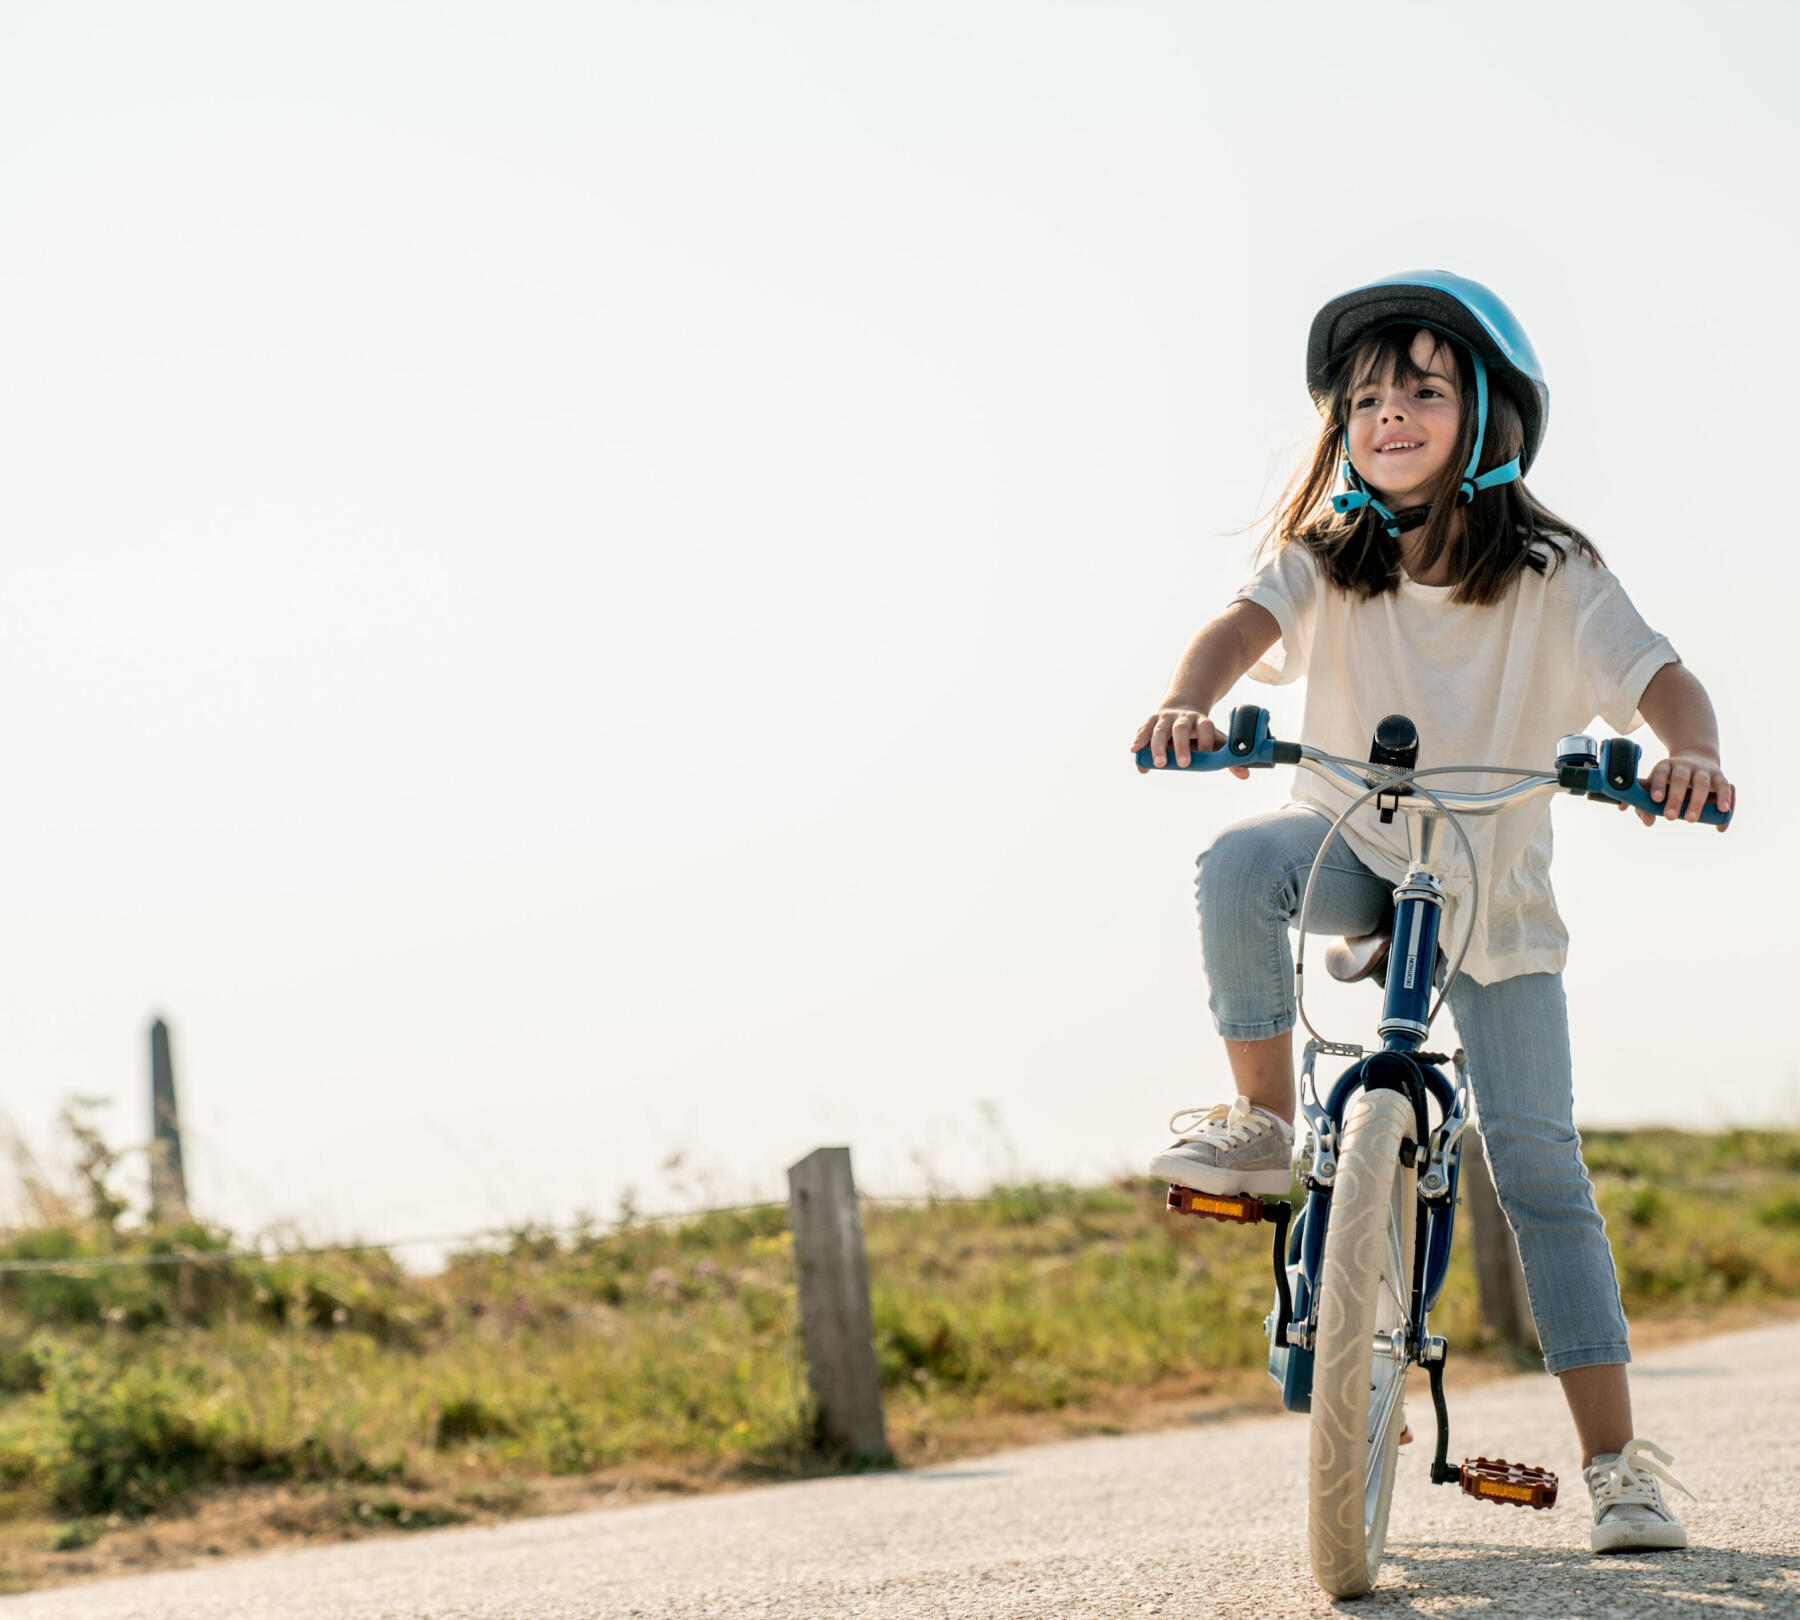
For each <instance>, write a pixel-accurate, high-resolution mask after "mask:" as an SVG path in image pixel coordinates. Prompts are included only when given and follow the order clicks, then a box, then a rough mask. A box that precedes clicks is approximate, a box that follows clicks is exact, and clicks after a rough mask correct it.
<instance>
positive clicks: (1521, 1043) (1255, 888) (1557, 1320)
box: [1195, 805, 1631, 1373]
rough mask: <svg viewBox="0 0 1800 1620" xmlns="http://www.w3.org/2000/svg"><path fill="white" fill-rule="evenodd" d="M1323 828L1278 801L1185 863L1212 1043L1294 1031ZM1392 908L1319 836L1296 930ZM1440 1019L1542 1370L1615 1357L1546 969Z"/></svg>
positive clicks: (1602, 1250) (1612, 1321)
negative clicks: (1297, 933)
mask: <svg viewBox="0 0 1800 1620" xmlns="http://www.w3.org/2000/svg"><path fill="white" fill-rule="evenodd" d="M1330 825H1331V823H1330V821H1329V820H1328V819H1327V817H1326V816H1324V815H1323V814H1322V813H1321V812H1319V811H1317V810H1313V809H1309V808H1307V807H1305V806H1302V805H1289V806H1288V807H1287V808H1286V809H1284V810H1276V811H1272V812H1270V813H1269V814H1267V815H1261V816H1254V817H1252V818H1251V819H1250V820H1248V821H1240V822H1239V823H1237V825H1236V826H1233V827H1227V828H1226V829H1225V831H1224V832H1222V833H1220V834H1219V836H1218V837H1217V838H1215V839H1214V840H1213V842H1212V845H1211V847H1210V848H1208V849H1207V850H1206V851H1205V852H1204V853H1203V854H1202V855H1201V857H1200V875H1199V878H1198V881H1197V882H1196V884H1195V889H1196V893H1197V895H1198V898H1199V902H1200V943H1201V949H1202V953H1203V955H1204V957H1205V963H1206V979H1207V984H1208V986H1209V988H1210V992H1211V996H1210V1005H1211V1007H1212V1015H1213V1022H1214V1023H1215V1024H1216V1025H1217V1026H1218V1030H1219V1033H1220V1034H1221V1035H1223V1036H1224V1037H1225V1038H1226V1039H1227V1040H1234V1041H1258V1040H1264V1039H1267V1038H1268V1037H1269V1036H1271V1035H1280V1034H1282V1033H1284V1032H1285V1031H1287V1030H1290V1029H1292V1028H1293V1027H1294V1021H1295V1020H1294V953H1293V947H1292V945H1291V944H1290V943H1289V939H1288V929H1289V926H1290V925H1291V924H1292V923H1294V922H1296V921H1297V920H1298V919H1299V915H1300V896H1301V893H1302V891H1303V890H1304V889H1305V887H1306V875H1307V872H1308V871H1309V870H1310V869H1311V867H1312V865H1313V863H1314V862H1315V861H1316V860H1318V859H1319V846H1320V845H1321V844H1322V843H1323V842H1324V840H1325V834H1326V832H1327V831H1328V829H1329V828H1330ZM1392 914H1393V885H1392V884H1391V883H1389V882H1387V881H1386V880H1385V879H1383V878H1381V877H1378V876H1377V875H1376V874H1375V873H1374V872H1372V871H1370V870H1369V868H1368V867H1366V866H1365V865H1363V863H1362V862H1361V861H1360V860H1358V859H1357V858H1356V856H1355V855H1353V854H1352V853H1351V852H1350V850H1349V849H1348V848H1347V847H1346V845H1345V844H1344V842H1343V840H1342V839H1333V840H1332V844H1331V848H1330V849H1329V850H1327V851H1326V853H1325V856H1324V860H1323V864H1322V868H1321V870H1320V873H1319V881H1318V883H1317V885H1316V886H1315V888H1314V891H1313V909H1312V912H1311V914H1310V915H1309V916H1308V918H1307V922H1308V927H1309V930H1310V931H1317V932H1320V933H1326V934H1367V933H1370V932H1372V931H1373V930H1374V929H1375V928H1377V927H1379V926H1380V925H1381V923H1382V922H1383V921H1384V920H1385V919H1386V918H1388V917H1390V916H1392ZM1450 1010H1451V1011H1452V1012H1453V1013H1454V1014H1455V1015H1456V1027H1457V1030H1458V1031H1459V1032H1460V1034H1461V1036H1462V1043H1463V1049H1464V1050H1465V1051H1466V1052H1467V1053H1468V1055H1469V1082H1470V1084H1471V1085H1472V1086H1473V1087H1474V1090H1475V1097H1476V1101H1477V1105H1478V1107H1479V1110H1480V1115H1481V1134H1482V1139H1483V1141H1484V1142H1485V1143H1486V1145H1487V1155H1488V1163H1489V1165H1490V1166H1491V1167H1492V1170H1493V1173H1494V1186H1495V1189H1496V1191H1498V1193H1499V1194H1500V1206H1501V1208H1502V1209H1504V1210H1505V1211H1506V1218H1507V1219H1508V1220H1509V1221H1510V1222H1511V1223H1512V1228H1513V1232H1514V1233H1515V1234H1516V1236H1517V1237H1518V1240H1519V1258H1520V1259H1521V1260H1522V1261H1523V1262H1524V1265H1525V1283H1526V1288H1527V1291H1528V1292H1529V1294H1530V1296H1531V1314H1532V1315H1533V1317H1535V1318H1536V1321H1537V1330H1538V1339H1539V1342H1540V1343H1541V1344H1542V1345H1543V1348H1544V1365H1545V1366H1546V1367H1548V1368H1549V1369H1550V1371H1551V1372H1553V1373H1561V1372H1567V1371H1568V1370H1569V1369H1570V1368H1571V1367H1588V1366H1595V1365H1598V1364H1600V1363H1604V1362H1621V1361H1629V1360H1630V1359H1631V1349H1630V1346H1629V1343H1628V1337H1627V1329H1626V1326H1625V1312H1624V1310H1623V1308H1622V1307H1621V1305H1620V1303H1619V1283H1618V1277H1617V1275H1616V1273H1615V1272H1614V1270H1613V1257H1612V1249H1611V1247H1610V1246H1609V1245H1608V1243H1607V1241H1606V1224H1605V1222H1604V1221H1602V1220H1601V1218H1600V1212H1599V1210H1597V1209H1596V1208H1595V1207H1594V1188H1593V1183H1591V1182H1590V1181H1589V1180H1588V1175H1587V1167H1586V1166H1585V1165H1584V1164H1583V1163H1582V1162H1581V1139H1580V1137H1579V1136H1577V1135H1576V1133H1575V1124H1574V1088H1573V1080H1572V1075H1571V1069H1570V1059H1569V1012H1568V1005H1567V1003H1566V1002H1565V1001H1564V999H1563V984H1562V975H1561V974H1560V973H1527V974H1524V975H1521V976H1520V977H1518V978H1515V979H1501V980H1498V981H1497V982H1495V983H1493V984H1477V983H1475V981H1474V980H1473V979H1467V978H1459V979H1458V980H1457V981H1456V983H1455V984H1454V985H1452V986H1451V989H1450Z"/></svg>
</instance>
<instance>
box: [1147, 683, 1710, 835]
mask: <svg viewBox="0 0 1800 1620" xmlns="http://www.w3.org/2000/svg"><path fill="white" fill-rule="evenodd" d="M1638 752H1639V750H1638V747H1637V744H1635V743H1632V742H1628V741H1626V740H1625V739H1624V738H1622V737H1615V738H1612V739H1610V740H1609V741H1608V742H1606V743H1605V744H1604V745H1603V747H1602V748H1601V751H1600V759H1601V763H1600V764H1599V765H1587V764H1566V765H1565V764H1559V765H1558V766H1557V768H1556V769H1554V770H1548V771H1529V770H1522V769H1519V768H1517V767H1515V766H1510V765H1434V766H1431V767H1430V768H1428V769H1426V770H1418V771H1414V770H1398V771H1396V770H1390V769H1388V768H1387V767H1385V766H1380V765H1370V764H1369V763H1368V762H1367V761H1364V760H1355V759H1345V758H1343V757H1342V756H1341V755H1338V754H1327V753H1325V752H1324V751H1323V750H1321V749H1317V748H1310V747H1308V746H1306V745H1305V744H1304V743H1293V742H1278V741H1277V740H1276V739H1275V737H1274V736H1272V735H1271V734H1270V731H1269V711H1268V710H1267V709H1260V708H1252V707H1248V706H1245V707H1240V708H1236V709H1233V710H1232V711H1231V724H1230V727H1229V729H1228V731H1227V733H1226V739H1225V743H1224V746H1223V747H1220V748H1216V749H1213V750H1211V751H1210V752H1206V753H1195V754H1193V755H1192V756H1191V762H1190V763H1189V764H1188V765H1187V766H1185V767H1183V766H1180V765H1177V764H1176V763H1175V759H1174V755H1173V754H1172V753H1171V754H1170V756H1169V760H1168V763H1167V764H1166V765H1157V764H1156V763H1154V756H1153V755H1152V754H1151V751H1150V750H1149V749H1148V748H1140V749H1139V750H1138V753H1137V762H1138V764H1139V765H1141V766H1143V767H1144V768H1145V769H1146V770H1153V771H1154V770H1163V771H1179V770H1184V769H1185V770H1189V771H1223V770H1229V769H1231V768H1232V767H1233V766H1238V767H1243V766H1248V767H1249V768H1250V769H1252V770H1259V769H1260V770H1267V769H1273V768H1274V767H1275V766H1277V765H1298V766H1300V767H1301V768H1303V769H1305V770H1310V771H1312V772H1313V773H1314V774H1315V775H1317V776H1322V777H1324V778H1325V779H1326V780H1327V781H1333V782H1336V783H1337V785H1338V786H1339V787H1342V788H1346V789H1348V790H1349V791H1350V792H1352V793H1364V792H1367V791H1368V790H1369V789H1370V788H1372V787H1375V786H1377V785H1378V784H1387V783H1391V784H1392V786H1393V790H1394V798H1393V800H1392V801H1391V807H1392V808H1393V809H1395V810H1399V811H1402V812H1404V813H1406V814H1409V815H1434V814H1436V813H1437V804H1435V803H1433V802H1431V801H1429V800H1425V799H1421V798H1412V799H1410V801H1409V798H1408V795H1407V790H1406V784H1407V783H1408V782H1410V781H1411V780H1412V779H1413V778H1414V777H1415V776H1418V777H1426V776H1450V775H1457V776H1468V775H1482V774H1485V775H1491V776H1512V777H1517V778H1519V780H1518V781H1517V782H1516V783H1515V784H1514V785H1513V786H1512V787H1506V788H1498V789H1496V790H1494V791H1493V792H1489V793H1453V792H1449V791H1446V790H1445V789H1442V788H1438V787H1435V786H1434V787H1433V788H1432V790H1431V791H1432V798H1433V799H1434V800H1437V801H1441V803H1442V804H1443V806H1444V807H1445V808H1446V809H1449V810H1452V811H1454V812H1456V813H1457V814H1458V815H1474V816H1481V815H1492V814H1494V813H1495V812H1496V811H1499V810H1504V809H1507V808H1509V807H1511V806H1512V805H1515V804H1521V803H1523V802H1524V801H1526V800H1527V799H1535V798H1541V797H1544V796H1546V795H1548V794H1552V793H1573V794H1576V795H1578V796H1581V797H1585V798H1589V799H1599V800H1602V801H1603V802H1605V803H1608V804H1620V805H1625V806H1628V807H1629V808H1631V809H1633V810H1641V811H1643V812H1644V813H1645V814H1646V815H1652V816H1657V817H1659V818H1660V817H1662V816H1663V814H1664V812H1665V811H1666V809H1667V808H1668V807H1667V805H1664V804H1658V803H1657V802H1656V801H1655V800H1654V799H1652V798H1651V797H1650V793H1649V790H1648V789H1647V788H1645V787H1644V785H1643V784H1642V783H1641V782H1639V781H1638V779H1637V768H1636V767H1637V756H1638ZM1389 806H1390V801H1387V800H1386V796H1385V795H1384V796H1383V801H1382V807H1383V809H1384V811H1385V810H1386V809H1388V808H1389ZM1682 808H1683V810H1684V811H1685V809H1686V808H1687V806H1686V801H1685V800H1684V801H1683V805H1682ZM1731 817H1732V812H1731V811H1729V810H1720V808H1719V807H1718V806H1717V805H1716V804H1710V803H1709V804H1707V805H1705V806H1704V807H1703V808H1702V809H1701V811H1700V821H1701V823H1702V824H1703V825H1705V826H1708V827H1728V826H1730V825H1731ZM1384 819H1385V817H1384Z"/></svg>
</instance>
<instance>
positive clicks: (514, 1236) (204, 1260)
mask: <svg viewBox="0 0 1800 1620" xmlns="http://www.w3.org/2000/svg"><path fill="white" fill-rule="evenodd" d="M1029 1195H1030V1194H1029V1191H1028V1190H1025V1189H1020V1190H1016V1191H1008V1192H995V1193H969V1194H961V1193H956V1194H949V1193H926V1194H921V1195H918V1196H916V1197H915V1196H895V1197H886V1196H881V1195H878V1194H871V1193H859V1194H858V1195H857V1202H858V1203H859V1204H866V1205H871V1206H873V1207H876V1208H889V1209H928V1208H930V1207H931V1206H933V1205H942V1204H999V1203H1009V1202H1015V1201H1017V1200H1018V1199H1019V1198H1020V1197H1022V1196H1024V1197H1028V1196H1029ZM786 1208H787V1205H786V1204H785V1203H783V1202H781V1201H779V1200H777V1199H772V1198H770V1199H763V1200H761V1201H759V1202H756V1203H749V1204H718V1205H714V1206H712V1207H710V1208H706V1209H678V1210H664V1211H661V1212H659V1213H656V1214H650V1215H633V1216H631V1217H630V1218H629V1219H625V1220H615V1221H603V1222H596V1221H587V1222H569V1223H566V1224H563V1225H543V1226H539V1225H532V1224H522V1225H518V1226H487V1227H479V1228H477V1229H475V1230H474V1231H469V1232H440V1233H435V1234H431V1235H428V1236H423V1237H399V1238H385V1239H382V1240H379V1241H376V1240H369V1241H366V1242H356V1243H306V1244H300V1245H297V1246H295V1247H293V1248H278V1247H272V1246H255V1245H251V1246H246V1247H241V1248H235V1249H170V1250H166V1251H161V1252H157V1253H151V1254H72V1255H64V1256H59V1257H56V1258H50V1259H37V1260H0V1277H4V1276H14V1275H20V1274H26V1273H32V1272H73V1271H129V1270H141V1269H145V1268H149V1267H155V1266H205V1265H224V1264H229V1263H232V1262H235V1261H245V1260H260V1261H262V1262H263V1263H264V1264H266V1265H273V1264H276V1263H277V1262H279V1261H282V1260H305V1259H310V1258H313V1257H315V1256H319V1255H330V1254H378V1253H381V1252H384V1251H386V1250H388V1249H417V1248H428V1247H438V1248H449V1247H452V1246H458V1247H462V1246H472V1245H475V1244H479V1243H500V1242H530V1241H532V1240H533V1239H537V1238H583V1237H592V1236H596V1235H600V1234H606V1235H616V1234H618V1233H620V1232H627V1231H631V1230H632V1229H634V1228H636V1227H640V1226H668V1225H671V1224H675V1223H680V1222H685V1221H701V1220H705V1219H706V1218H707V1217H708V1216H712V1215H750V1214H755V1213H758V1212H760V1211H762V1210H770V1209H780V1210H785V1209H786Z"/></svg>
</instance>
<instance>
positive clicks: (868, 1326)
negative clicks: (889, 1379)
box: [788, 1147, 893, 1462]
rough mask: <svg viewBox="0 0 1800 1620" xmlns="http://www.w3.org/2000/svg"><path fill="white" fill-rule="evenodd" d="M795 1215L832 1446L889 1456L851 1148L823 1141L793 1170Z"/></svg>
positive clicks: (808, 1321) (811, 1361)
mask: <svg viewBox="0 0 1800 1620" xmlns="http://www.w3.org/2000/svg"><path fill="white" fill-rule="evenodd" d="M788 1220H789V1222H790V1223H791V1225H792V1227H793V1232H794V1263H795V1266H796V1267H797V1269H798V1271H799V1277H800V1334H801V1339H802V1341H803V1342H804V1344H805V1346H806V1369H807V1378H808V1381H809V1382H810V1383H811V1385H812V1392H813V1399H814V1400H815V1401H817V1402H818V1407H819V1427H820V1431H821V1437H822V1438H823V1440H824V1442H825V1444H826V1445H828V1446H829V1447H831V1448H832V1449H833V1450H836V1451H841V1452H845V1453H847V1454H848V1455H850V1456H852V1457H860V1458H864V1459H867V1460H869V1461H872V1462H885V1461H887V1460H888V1459H889V1458H890V1457H891V1456H892V1455H893V1453H892V1452H891V1451H890V1450H889V1449H888V1441H887V1426H886V1424H885V1423H884V1422H883V1420H882V1415H881V1368H880V1365H879V1364H878V1363H877V1361H876V1359H875V1322H874V1317H873V1315H872V1314H871V1312H870V1310H869V1262H868V1259H867V1257H866V1256H865V1255H864V1253H863V1235H862V1217H861V1215H860V1214H859V1213H858V1211H857V1207H856V1183H855V1181H854V1180H853V1179H852V1177H851V1174H850V1150H849V1148H841V1147H835V1148H818V1149H815V1150H814V1151H813V1152H811V1153H809V1154H807V1156H806V1157H805V1158H804V1159H802V1160H801V1161H800V1162H799V1163H798V1164H796V1165H793V1166H791V1167H790V1168H789V1170H788Z"/></svg>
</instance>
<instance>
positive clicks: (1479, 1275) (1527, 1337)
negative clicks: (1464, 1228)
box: [1460, 1129, 1538, 1350]
mask: <svg viewBox="0 0 1800 1620" xmlns="http://www.w3.org/2000/svg"><path fill="white" fill-rule="evenodd" d="M1460 1191H1461V1193H1462V1206H1463V1213H1464V1214H1465V1215H1466V1216H1467V1217H1468V1220H1469V1235H1470V1237H1471V1238H1472V1239H1473V1240H1474V1255H1475V1288H1476V1293H1477V1295H1478V1297H1479V1299H1480V1302H1481V1319H1482V1321H1483V1322H1484V1323H1486V1325H1487V1328H1488V1331H1489V1332H1490V1333H1492V1334H1494V1335H1495V1336H1496V1337H1497V1338H1499V1339H1502V1340H1504V1341H1505V1342H1506V1343H1507V1344H1509V1345H1512V1346H1513V1347H1514V1348H1515V1349H1519V1350H1531V1349H1534V1348H1536V1346H1537V1342H1538V1337H1537V1326H1536V1324H1535V1323H1534V1322H1533V1321H1532V1319H1531V1298H1530V1296H1529V1295H1528V1294H1527V1293H1526V1292H1525V1268H1524V1267H1523V1266H1522V1265H1520V1264H1519V1246H1518V1244H1517V1243H1515V1242H1514V1241H1513V1234H1512V1228H1511V1227H1510V1226H1509V1225H1508V1224H1507V1221H1506V1216H1505V1214H1504V1213H1503V1212H1502V1210H1501V1208H1500V1199H1499V1195H1498V1194H1496V1193H1495V1191H1494V1177H1493V1173H1492V1172H1491V1171H1490V1170H1489V1169H1488V1162H1487V1148H1486V1146H1485V1144H1484V1143H1483V1142H1482V1140H1481V1132H1480V1131H1479V1130H1478V1129H1475V1130H1467V1131H1464V1132H1463V1137H1462V1176H1461V1181H1460Z"/></svg>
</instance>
